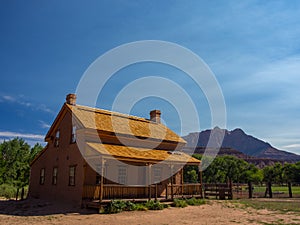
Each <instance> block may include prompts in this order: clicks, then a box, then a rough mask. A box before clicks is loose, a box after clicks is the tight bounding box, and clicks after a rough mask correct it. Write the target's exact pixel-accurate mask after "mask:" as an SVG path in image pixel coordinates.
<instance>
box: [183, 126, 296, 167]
mask: <svg viewBox="0 0 300 225" xmlns="http://www.w3.org/2000/svg"><path fill="white" fill-rule="evenodd" d="M223 135H224V139H223V142H222V144H221V141H222V136H223ZM210 136H211V140H210V142H209V143H208V140H209V138H210ZM183 138H184V139H185V140H186V141H187V147H206V146H207V147H215V146H218V145H217V143H218V144H219V145H220V144H221V147H222V148H232V149H236V150H238V151H240V152H242V153H244V154H246V155H248V156H252V157H255V158H264V159H273V160H279V161H285V162H297V161H300V156H299V155H297V154H294V153H290V152H287V151H283V150H279V149H276V148H274V147H273V146H272V145H270V144H269V143H267V142H264V141H262V140H260V139H258V138H255V137H253V136H251V135H248V134H246V133H245V132H244V131H243V130H242V129H240V128H237V129H234V130H232V131H228V130H226V129H220V128H218V127H216V128H214V129H213V130H205V131H202V132H195V133H190V134H188V135H187V136H184V137H183Z"/></svg>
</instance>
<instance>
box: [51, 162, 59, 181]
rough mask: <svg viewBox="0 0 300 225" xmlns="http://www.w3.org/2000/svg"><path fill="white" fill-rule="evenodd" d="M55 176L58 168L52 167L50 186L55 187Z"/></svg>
mask: <svg viewBox="0 0 300 225" xmlns="http://www.w3.org/2000/svg"><path fill="white" fill-rule="evenodd" d="M57 174H58V167H57V166H56V167H53V170H52V185H57Z"/></svg>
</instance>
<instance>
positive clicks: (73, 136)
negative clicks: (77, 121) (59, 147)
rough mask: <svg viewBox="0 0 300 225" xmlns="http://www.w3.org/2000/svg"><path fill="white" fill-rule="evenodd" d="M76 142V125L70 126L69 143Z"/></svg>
mask: <svg viewBox="0 0 300 225" xmlns="http://www.w3.org/2000/svg"><path fill="white" fill-rule="evenodd" d="M75 142H76V126H73V127H72V134H71V143H75Z"/></svg>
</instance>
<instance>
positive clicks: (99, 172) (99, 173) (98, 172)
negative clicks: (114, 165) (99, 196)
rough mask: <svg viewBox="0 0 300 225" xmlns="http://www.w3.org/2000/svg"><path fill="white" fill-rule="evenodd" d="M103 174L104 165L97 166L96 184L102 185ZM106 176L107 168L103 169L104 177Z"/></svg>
mask: <svg viewBox="0 0 300 225" xmlns="http://www.w3.org/2000/svg"><path fill="white" fill-rule="evenodd" d="M101 172H102V165H101V164H97V165H96V184H100V183H101ZM105 176H106V166H104V167H103V177H105Z"/></svg>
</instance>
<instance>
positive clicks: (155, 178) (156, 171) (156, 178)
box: [153, 167, 162, 184]
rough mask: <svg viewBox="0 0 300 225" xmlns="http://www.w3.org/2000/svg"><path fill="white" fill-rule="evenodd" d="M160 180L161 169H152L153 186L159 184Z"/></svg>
mask: <svg viewBox="0 0 300 225" xmlns="http://www.w3.org/2000/svg"><path fill="white" fill-rule="evenodd" d="M161 179H162V167H153V182H154V183H155V184H161Z"/></svg>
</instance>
